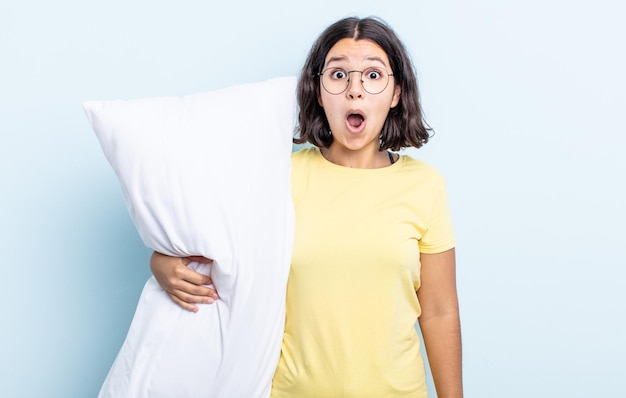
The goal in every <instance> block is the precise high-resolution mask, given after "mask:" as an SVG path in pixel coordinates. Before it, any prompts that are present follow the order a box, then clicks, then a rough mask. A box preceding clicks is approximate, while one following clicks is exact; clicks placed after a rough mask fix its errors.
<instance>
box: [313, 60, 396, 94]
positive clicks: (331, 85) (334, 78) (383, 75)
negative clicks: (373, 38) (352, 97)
mask: <svg viewBox="0 0 626 398" xmlns="http://www.w3.org/2000/svg"><path fill="white" fill-rule="evenodd" d="M355 72H358V73H360V74H361V84H362V85H363V90H365V91H367V92H368V93H370V94H380V93H382V92H383V91H384V90H385V89H386V88H387V85H388V84H389V76H393V73H387V71H386V70H385V69H383V68H379V67H371V68H367V69H364V70H349V71H346V70H345V69H342V68H335V67H332V68H327V69H324V70H323V71H322V72H320V73H318V74H317V75H318V76H320V79H321V81H322V86H323V87H324V90H326V91H327V92H328V93H329V94H333V95H337V94H341V93H343V92H344V91H346V90H347V89H348V86H349V85H350V74H351V73H355Z"/></svg>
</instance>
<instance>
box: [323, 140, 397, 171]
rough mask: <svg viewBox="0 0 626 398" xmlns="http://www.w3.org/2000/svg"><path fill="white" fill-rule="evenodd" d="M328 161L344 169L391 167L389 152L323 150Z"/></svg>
mask: <svg viewBox="0 0 626 398" xmlns="http://www.w3.org/2000/svg"><path fill="white" fill-rule="evenodd" d="M320 150H321V152H322V155H323V156H324V158H325V159H326V160H328V161H329V162H331V163H334V164H336V165H339V166H343V167H351V168H355V169H379V168H382V167H387V166H389V165H390V162H389V155H388V154H387V151H379V150H376V151H375V152H374V151H367V152H364V151H352V150H349V149H346V148H341V149H340V148H336V147H333V146H332V145H331V146H330V148H321V149H320Z"/></svg>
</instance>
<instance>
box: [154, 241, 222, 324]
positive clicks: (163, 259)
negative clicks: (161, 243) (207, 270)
mask: <svg viewBox="0 0 626 398" xmlns="http://www.w3.org/2000/svg"><path fill="white" fill-rule="evenodd" d="M192 261H195V262H199V263H209V262H211V261H213V260H209V259H207V258H204V257H184V258H180V257H170V256H166V255H165V254H161V253H158V252H154V253H152V257H151V258H150V270H151V271H152V274H153V275H154V277H155V279H156V280H157V282H159V285H161V287H162V288H163V289H164V290H165V291H166V292H167V294H168V295H169V296H170V298H171V299H172V301H173V302H175V303H176V304H178V305H179V306H181V307H182V308H184V309H186V310H188V311H191V312H197V311H198V306H197V305H196V304H197V303H206V304H211V303H213V302H214V301H215V300H217V299H218V295H217V292H216V291H215V290H213V289H211V288H210V287H208V286H203V285H209V284H211V278H210V277H208V276H206V275H203V274H201V273H199V272H197V271H194V270H192V269H190V268H189V267H187V265H189V263H190V262H192Z"/></svg>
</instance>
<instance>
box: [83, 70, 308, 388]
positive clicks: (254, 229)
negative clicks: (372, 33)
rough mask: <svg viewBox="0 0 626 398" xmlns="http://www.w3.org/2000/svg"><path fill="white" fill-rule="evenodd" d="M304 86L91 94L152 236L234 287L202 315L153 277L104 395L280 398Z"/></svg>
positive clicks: (221, 286) (138, 220)
mask: <svg viewBox="0 0 626 398" xmlns="http://www.w3.org/2000/svg"><path fill="white" fill-rule="evenodd" d="M295 85H296V79H295V78H294V77H285V78H277V79H271V80H267V81H264V82H259V83H251V84H242V85H238V86H232V87H228V88H225V89H221V90H216V91H211V92H205V93H200V94H194V95H188V96H183V97H161V98H143V99H136V100H126V101H123V100H117V101H88V102H85V103H83V108H84V109H85V112H86V114H87V117H88V119H89V121H90V123H91V126H92V128H93V130H94V131H95V132H96V135H97V137H98V139H99V141H100V144H101V146H102V150H103V151H104V154H105V156H106V158H107V159H108V161H109V162H110V164H111V166H112V167H113V169H114V170H115V172H116V174H117V176H118V178H119V181H120V183H121V186H122V191H123V193H124V197H125V200H126V204H127V207H128V210H129V213H130V216H131V218H132V220H133V222H134V224H135V226H136V228H137V230H138V232H139V234H140V236H141V238H142V239H143V242H144V243H145V244H146V246H148V247H150V248H152V249H154V250H156V251H159V252H162V253H166V254H169V255H173V256H187V255H202V256H205V257H208V258H212V259H214V260H215V261H214V263H213V264H212V265H200V264H191V265H190V267H192V268H194V269H197V270H198V271H199V272H203V273H205V274H210V275H211V277H212V279H213V283H214V285H215V287H216V288H217V290H218V292H219V294H220V299H219V300H218V301H217V302H216V303H214V304H210V305H202V306H201V307H200V311H199V312H198V313H196V314H193V313H190V312H187V311H185V310H182V309H181V308H179V307H178V306H177V305H175V304H174V303H172V302H171V300H170V299H169V298H168V296H167V295H166V293H165V292H164V291H163V290H162V289H161V288H160V286H159V285H158V284H157V283H156V281H155V280H154V278H150V280H148V282H147V283H146V286H145V287H144V291H143V292H142V295H141V298H140V300H139V304H138V306H137V310H136V313H135V317H134V318H133V322H132V324H131V326H130V329H129V332H128V335H127V337H126V340H125V342H124V345H123V346H122V348H121V350H120V352H119V353H118V356H117V358H116V360H115V363H114V364H113V366H112V368H111V370H110V372H109V374H108V376H107V379H106V381H105V383H104V385H103V387H102V389H101V391H100V395H99V396H100V397H115V398H121V397H134V398H142V397H150V398H156V397H174V396H175V397H179V398H187V397H267V396H269V392H270V387H271V379H272V375H273V373H274V369H275V367H276V364H277V361H278V357H279V353H280V344H281V340H282V334H283V327H284V305H285V303H284V301H285V289H286V280H287V275H288V272H289V266H290V261H291V248H292V239H293V223H294V219H293V218H294V216H293V204H292V201H291V192H290V170H291V147H292V144H291V137H292V135H293V129H294V125H295V114H296V105H295ZM111 250H115V248H111ZM140 266H142V267H147V266H148V264H141V265H140Z"/></svg>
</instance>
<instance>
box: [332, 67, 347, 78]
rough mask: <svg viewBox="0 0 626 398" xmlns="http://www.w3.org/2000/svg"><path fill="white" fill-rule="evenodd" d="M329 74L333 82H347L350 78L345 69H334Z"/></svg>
mask: <svg viewBox="0 0 626 398" xmlns="http://www.w3.org/2000/svg"><path fill="white" fill-rule="evenodd" d="M329 72H330V73H329V75H330V77H331V79H333V80H345V79H346V78H347V77H348V73H347V72H346V71H345V70H343V69H333V70H330V71H329Z"/></svg>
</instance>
